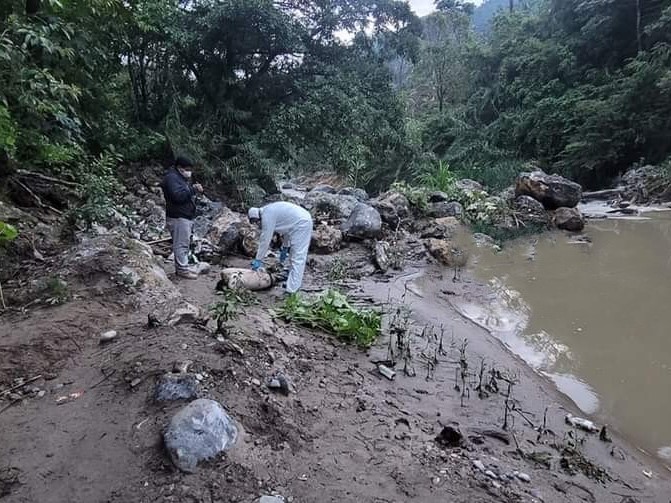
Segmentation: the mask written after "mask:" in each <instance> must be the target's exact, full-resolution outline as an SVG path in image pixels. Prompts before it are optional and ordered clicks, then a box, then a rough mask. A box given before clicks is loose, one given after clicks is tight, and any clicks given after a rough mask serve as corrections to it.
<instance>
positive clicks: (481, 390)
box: [475, 358, 489, 400]
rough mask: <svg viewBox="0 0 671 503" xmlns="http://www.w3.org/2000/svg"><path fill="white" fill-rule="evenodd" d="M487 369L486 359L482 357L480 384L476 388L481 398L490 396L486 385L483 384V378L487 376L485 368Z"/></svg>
mask: <svg viewBox="0 0 671 503" xmlns="http://www.w3.org/2000/svg"><path fill="white" fill-rule="evenodd" d="M486 369H487V365H486V364H485V359H484V358H481V359H480V371H479V372H478V385H477V386H476V388H475V391H477V392H478V397H479V398H480V400H482V399H484V398H487V396H489V395H488V394H487V392H486V391H485V387H484V385H483V380H484V378H485V370H486Z"/></svg>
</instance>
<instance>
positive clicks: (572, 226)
mask: <svg viewBox="0 0 671 503" xmlns="http://www.w3.org/2000/svg"><path fill="white" fill-rule="evenodd" d="M554 223H555V225H556V226H557V228H558V229H564V230H567V231H572V232H580V231H581V230H583V229H584V228H585V217H583V216H582V213H580V210H579V209H578V208H558V209H557V211H555V214H554Z"/></svg>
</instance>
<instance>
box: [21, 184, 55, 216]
mask: <svg viewBox="0 0 671 503" xmlns="http://www.w3.org/2000/svg"><path fill="white" fill-rule="evenodd" d="M16 184H17V185H18V186H19V187H21V188H22V189H23V190H25V191H26V192H27V193H28V195H29V196H30V197H32V198H33V199H34V200H35V202H36V203H37V205H38V206H39V207H40V208H42V209H47V210H51V211H53V212H54V213H56V214H57V215H62V214H63V212H62V211H61V210H57V209H56V208H54V207H53V206H49V205H48V204H44V203H43V202H42V199H41V198H40V196H38V195H37V194H35V192H33V191H32V189H30V187H28V186H27V185H26V184H24V183H22V182H20V181H18V180H16Z"/></svg>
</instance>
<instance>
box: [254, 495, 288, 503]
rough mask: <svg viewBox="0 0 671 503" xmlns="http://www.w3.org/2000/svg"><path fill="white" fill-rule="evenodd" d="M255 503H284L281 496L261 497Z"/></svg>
mask: <svg viewBox="0 0 671 503" xmlns="http://www.w3.org/2000/svg"><path fill="white" fill-rule="evenodd" d="M256 503H284V498H282V497H281V496H261V497H260V498H259V499H257V500H256Z"/></svg>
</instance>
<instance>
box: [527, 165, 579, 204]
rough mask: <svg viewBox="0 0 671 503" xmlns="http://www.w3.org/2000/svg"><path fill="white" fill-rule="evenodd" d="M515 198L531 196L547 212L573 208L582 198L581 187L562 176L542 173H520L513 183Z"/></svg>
mask: <svg viewBox="0 0 671 503" xmlns="http://www.w3.org/2000/svg"><path fill="white" fill-rule="evenodd" d="M515 195H516V196H531V197H533V198H534V199H535V200H536V201H540V202H541V203H543V206H545V208H546V209H548V210H555V209H557V208H561V207H566V208H574V207H575V206H576V205H577V204H578V203H579V202H580V199H581V198H582V187H581V186H580V185H579V184H577V183H575V182H572V181H571V180H567V179H566V178H564V177H563V176H559V175H548V174H546V173H544V172H543V171H533V172H531V173H520V175H519V176H518V177H517V181H516V183H515Z"/></svg>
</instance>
